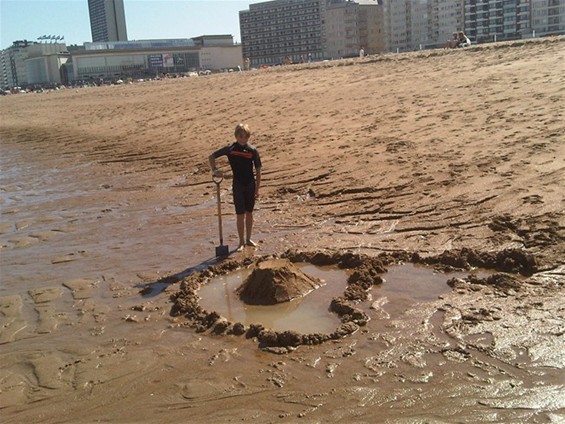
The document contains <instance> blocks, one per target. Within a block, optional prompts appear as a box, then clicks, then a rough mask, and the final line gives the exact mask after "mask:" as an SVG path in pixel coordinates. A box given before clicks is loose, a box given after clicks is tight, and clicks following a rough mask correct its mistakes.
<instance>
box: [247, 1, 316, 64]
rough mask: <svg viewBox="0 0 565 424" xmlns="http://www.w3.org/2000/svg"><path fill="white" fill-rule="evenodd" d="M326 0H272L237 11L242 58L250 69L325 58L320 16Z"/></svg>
mask: <svg viewBox="0 0 565 424" xmlns="http://www.w3.org/2000/svg"><path fill="white" fill-rule="evenodd" d="M325 9H326V0H273V1H267V2H264V3H255V4H250V5H249V10H243V11H240V12H239V28H240V31H241V44H242V47H243V55H244V57H246V58H249V60H250V61H251V65H252V66H261V65H276V64H282V63H285V61H286V60H288V59H290V60H291V61H293V62H298V61H300V60H308V59H313V60H319V59H323V58H325V56H326V55H325V52H324V25H323V19H324V18H323V17H324V13H325Z"/></svg>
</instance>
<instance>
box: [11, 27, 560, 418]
mask: <svg viewBox="0 0 565 424" xmlns="http://www.w3.org/2000/svg"><path fill="white" fill-rule="evenodd" d="M563 40H564V38H563V37H561V38H547V39H544V40H534V41H531V42H513V43H498V44H494V45H485V46H475V47H472V48H469V49H464V50H457V51H451V50H450V51H447V50H445V51H444V50H437V51H424V52H415V53H407V54H400V55H381V56H369V57H366V58H365V59H363V60H360V59H350V60H345V61H336V62H326V63H321V64H305V65H296V66H292V67H284V68H276V69H271V70H261V71H254V72H244V73H230V74H220V75H211V76H208V77H199V78H186V79H179V80H164V81H153V82H145V83H142V84H135V85H124V86H112V87H100V88H95V89H79V90H67V91H62V92H50V93H41V94H33V95H25V96H24V95H18V96H10V97H2V98H0V108H1V113H2V119H1V120H0V138H1V146H2V152H1V153H2V154H1V155H0V156H1V157H0V167H1V170H2V177H1V178H2V181H1V182H2V191H1V197H0V199H1V202H2V203H1V205H0V206H1V221H0V246H1V247H2V248H1V249H0V270H1V271H0V281H1V284H0V322H1V329H0V331H1V333H0V343H2V345H1V349H0V408H2V410H1V414H2V421H3V422H8V423H12V422H13V423H19V422H24V421H27V422H42V423H50V422H85V423H86V422H88V423H90V422H96V421H111V422H124V423H126V422H165V421H166V422H186V421H187V420H189V421H190V422H196V423H199V422H201V423H204V422H235V421H237V422H246V421H251V420H259V421H260V422H266V423H267V422H277V423H278V422H297V421H299V422H305V423H309V422H312V423H313V422H356V423H365V422H366V423H373V422H414V421H419V422H423V421H428V422H469V423H470V422H478V421H481V422H485V421H486V422H558V421H560V420H563V419H565V402H564V401H563V399H565V397H564V396H563V393H564V392H565V383H564V380H563V367H564V365H565V355H564V354H563V352H564V351H565V342H564V340H563V328H564V311H563V301H562V298H563V283H564V281H565V261H564V258H565V254H564V253H565V243H564V240H565V231H564V227H565V219H564V206H565V202H564V196H563V193H564V192H565V190H564V188H565V187H564V185H565V184H564V181H565V139H564V136H563V134H565V124H564V122H565V120H564V113H565V112H564V105H565V102H564V93H565V88H564V87H565V76H564V75H563V72H562V70H561V69H562V66H561V65H560V64H561V63H563V62H564V60H565V44H564V42H563ZM454 70H459V71H458V72H454ZM240 121H243V122H247V123H249V125H250V126H251V128H252V130H253V132H254V133H253V135H252V139H251V142H252V143H253V144H255V145H256V146H257V147H258V148H259V149H260V151H261V154H262V159H263V165H264V169H263V186H262V190H261V200H260V202H259V204H258V209H257V211H256V214H255V216H256V227H255V239H256V240H257V241H258V242H259V248H258V249H257V250H256V251H253V250H251V249H248V250H247V251H246V252H245V253H244V254H242V255H235V256H234V258H235V259H236V260H243V257H247V258H255V257H259V256H266V255H271V254H282V252H285V251H286V250H287V249H297V250H298V251H322V250H323V251H326V250H329V251H331V252H338V253H343V252H347V251H351V252H354V253H355V254H362V255H367V256H369V257H374V256H378V255H380V254H383V253H390V254H391V255H399V256H402V257H404V256H405V255H408V256H409V257H417V258H419V259H420V260H421V262H426V261H427V259H426V258H431V259H430V260H429V261H428V262H430V266H438V265H442V266H446V265H447V264H451V265H457V264H459V263H460V262H461V261H462V258H465V259H469V258H470V257H479V256H480V255H482V254H484V255H487V254H488V255H494V256H496V255H497V254H498V253H500V252H509V251H516V252H522V253H523V254H524V255H525V256H524V257H527V260H525V261H524V263H523V267H522V268H519V269H521V270H522V271H524V272H522V275H520V273H519V272H515V273H510V274H509V275H511V276H513V277H516V278H517V279H518V280H517V281H518V282H515V281H514V280H513V279H511V280H508V281H506V280H505V281H502V282H501V281H493V282H490V283H484V282H480V281H474V282H473V281H455V282H453V283H452V284H451V285H452V289H451V291H449V292H448V293H446V294H443V295H441V296H440V297H439V298H437V299H435V300H429V301H422V302H418V303H411V302H407V303H406V304H405V305H403V307H402V313H399V312H398V305H396V306H394V305H390V306H387V304H386V302H385V301H379V297H378V293H377V292H373V296H374V297H373V298H372V299H370V300H369V301H367V302H362V305H361V306H362V307H363V308H366V309H364V310H366V313H367V314H368V315H369V317H370V320H369V322H368V323H366V325H363V326H360V328H359V330H358V331H357V332H355V333H354V334H351V335H349V336H348V337H345V338H341V339H339V340H332V341H328V342H326V343H322V344H320V345H315V346H306V345H301V346H299V347H298V348H297V349H296V350H294V351H292V352H290V353H287V354H285V355H275V354H273V353H269V352H265V351H263V350H261V349H260V348H259V346H258V343H257V341H256V340H253V339H246V338H245V337H241V336H235V335H225V334H223V335H216V334H211V331H209V330H208V331H204V332H197V331H195V330H194V328H191V327H190V325H187V321H188V320H187V319H186V318H185V317H184V316H182V315H178V316H172V314H171V311H172V307H173V302H172V301H171V298H170V296H171V295H178V293H179V290H180V287H181V284H182V282H181V280H183V278H185V277H190V276H191V275H195V274H196V273H198V272H200V271H201V270H203V269H206V267H208V266H213V265H215V261H214V252H215V246H216V245H217V244H218V228H217V217H216V215H215V213H216V204H215V187H214V185H213V183H212V182H211V180H210V173H209V170H208V166H207V156H208V154H209V153H210V152H211V151H212V150H214V149H215V148H217V147H219V146H221V145H223V144H224V143H227V142H228V141H230V140H231V139H232V132H233V128H234V126H235V124H236V123H238V122H240ZM220 165H221V166H222V167H223V169H227V168H228V167H227V164H226V163H220ZM229 186H230V184H229V180H228V181H226V182H225V183H224V184H223V185H222V197H223V200H224V204H223V211H224V212H225V217H224V238H225V243H226V244H228V245H229V246H230V248H235V247H236V244H237V239H236V237H235V225H234V215H233V205H232V204H231V196H230V194H229ZM466 249H467V250H466ZM469 251H472V252H473V255H475V256H473V255H469ZM444 252H447V254H445V253H444ZM442 254H443V255H444V256H441V255H442ZM413 255H416V256H413ZM500 257H502V256H500ZM434 258H435V259H434ZM437 258H441V259H437ZM513 258H514V256H512V255H507V256H504V259H503V260H501V261H500V262H499V264H500V266H501V267H504V266H505V264H506V265H508V264H511V263H512V262H513V261H515V260H514V259H513ZM436 259H437V260H436ZM530 260H531V261H532V262H528V261H530ZM471 262H472V261H471ZM518 262H519V261H518ZM511 265H512V264H511ZM514 265H516V264H515V263H514ZM516 269H518V268H516ZM499 272H503V271H500V270H499ZM415 284H416V283H415ZM140 292H141V293H140ZM371 304H373V305H374V308H373V309H371V308H370V307H369V306H370V305H371ZM387 308H389V309H387ZM393 308H394V311H395V313H394V314H391V313H390V312H391V311H392V310H393Z"/></svg>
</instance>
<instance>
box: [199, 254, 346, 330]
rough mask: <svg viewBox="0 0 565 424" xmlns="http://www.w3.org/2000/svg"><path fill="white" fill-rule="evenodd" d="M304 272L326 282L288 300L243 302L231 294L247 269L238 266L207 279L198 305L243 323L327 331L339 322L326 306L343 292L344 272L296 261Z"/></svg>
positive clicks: (284, 328)
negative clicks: (256, 302)
mask: <svg viewBox="0 0 565 424" xmlns="http://www.w3.org/2000/svg"><path fill="white" fill-rule="evenodd" d="M299 267H300V269H301V270H302V271H303V272H305V273H306V274H308V275H311V276H313V277H317V278H319V279H320V280H322V281H325V282H326V284H325V285H324V286H322V287H320V288H319V289H317V290H314V291H313V292H311V293H309V294H308V295H306V296H304V297H303V298H302V299H297V300H294V301H292V302H285V303H279V304H277V305H269V306H262V305H246V304H244V303H243V302H242V301H241V300H240V299H239V296H237V295H236V294H235V290H236V289H237V288H238V287H239V286H240V285H241V284H242V283H243V282H244V281H245V279H246V278H247V277H248V276H249V274H250V273H251V270H249V269H244V270H239V271H236V272H233V273H230V274H227V275H222V276H220V277H217V278H213V279H212V280H210V282H209V283H208V284H206V285H205V286H203V287H202V288H201V289H200V290H199V292H198V295H199V296H200V297H201V299H200V305H201V306H202V307H203V308H205V309H206V310H208V311H217V312H218V313H219V314H220V315H222V316H224V317H226V318H227V319H228V320H230V321H232V322H241V323H243V324H245V325H250V324H262V325H264V326H265V327H267V328H270V329H273V330H276V331H285V330H294V331H299V332H301V333H331V332H333V331H334V330H335V329H336V328H337V327H338V326H339V325H340V323H341V322H340V320H339V318H338V317H337V316H336V315H335V314H334V313H332V312H330V310H329V306H330V301H331V299H332V298H334V297H336V296H340V295H341V294H343V291H344V290H345V287H346V286H347V275H346V274H345V272H344V271H343V270H340V269H337V268H335V267H316V266H314V265H300V266H299Z"/></svg>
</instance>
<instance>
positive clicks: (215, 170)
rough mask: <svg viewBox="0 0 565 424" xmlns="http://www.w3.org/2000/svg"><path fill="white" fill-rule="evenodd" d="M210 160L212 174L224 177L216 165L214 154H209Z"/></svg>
mask: <svg viewBox="0 0 565 424" xmlns="http://www.w3.org/2000/svg"><path fill="white" fill-rule="evenodd" d="M208 162H209V163H210V169H211V170H212V175H213V176H214V177H223V174H222V171H220V170H219V169H218V167H217V166H216V158H215V157H214V154H211V155H210V156H208Z"/></svg>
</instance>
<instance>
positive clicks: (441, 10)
mask: <svg viewBox="0 0 565 424" xmlns="http://www.w3.org/2000/svg"><path fill="white" fill-rule="evenodd" d="M463 1H464V0H385V2H384V9H385V12H384V13H385V18H384V21H385V32H386V40H387V47H386V49H387V50H388V51H393V52H396V51H412V50H419V49H426V48H437V47H441V46H442V45H444V44H445V43H446V42H447V41H448V40H449V39H451V38H452V34H453V32H455V31H463V30H464V26H465V18H464V7H463Z"/></svg>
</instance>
